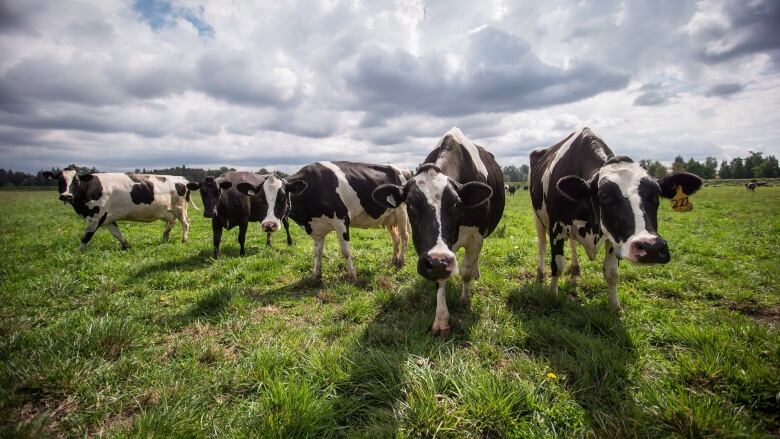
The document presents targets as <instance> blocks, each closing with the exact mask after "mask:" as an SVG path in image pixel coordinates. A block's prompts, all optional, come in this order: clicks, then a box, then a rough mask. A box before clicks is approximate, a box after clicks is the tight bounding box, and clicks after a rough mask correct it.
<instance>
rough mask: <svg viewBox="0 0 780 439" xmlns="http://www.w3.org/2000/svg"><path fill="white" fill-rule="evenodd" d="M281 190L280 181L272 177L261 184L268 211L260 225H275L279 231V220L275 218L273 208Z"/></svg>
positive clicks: (280, 226) (280, 225)
mask: <svg viewBox="0 0 780 439" xmlns="http://www.w3.org/2000/svg"><path fill="white" fill-rule="evenodd" d="M281 188H282V180H280V179H278V178H276V176H274V175H269V176H268V177H267V178H266V179H265V182H263V192H264V193H265V200H266V201H267V202H268V211H267V212H266V214H265V218H263V221H262V222H261V224H268V223H272V224H276V228H277V230H278V229H281V228H282V224H281V222H280V221H281V220H280V219H279V218H277V217H276V214H275V213H274V206H276V197H277V196H278V195H279V190H280V189H281Z"/></svg>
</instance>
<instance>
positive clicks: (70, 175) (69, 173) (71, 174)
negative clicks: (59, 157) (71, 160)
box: [60, 169, 76, 195]
mask: <svg viewBox="0 0 780 439" xmlns="http://www.w3.org/2000/svg"><path fill="white" fill-rule="evenodd" d="M62 178H64V179H65V192H63V193H61V194H60V195H73V194H71V193H70V185H71V184H73V179H74V178H76V171H74V170H71V169H68V170H65V171H62Z"/></svg>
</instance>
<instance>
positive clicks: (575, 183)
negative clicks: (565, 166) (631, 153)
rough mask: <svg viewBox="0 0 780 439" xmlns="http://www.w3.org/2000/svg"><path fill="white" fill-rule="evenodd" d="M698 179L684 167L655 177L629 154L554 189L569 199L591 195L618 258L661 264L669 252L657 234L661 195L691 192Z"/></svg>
mask: <svg viewBox="0 0 780 439" xmlns="http://www.w3.org/2000/svg"><path fill="white" fill-rule="evenodd" d="M701 184H702V180H701V179H700V178H699V177H697V176H695V175H693V174H688V173H685V172H681V173H677V174H674V175H670V176H667V177H664V178H662V179H660V180H656V179H655V178H653V177H651V176H650V175H648V174H647V171H645V170H644V169H642V168H641V167H640V166H639V165H637V164H636V163H633V162H632V161H631V159H629V158H627V157H616V158H613V159H610V160H609V161H608V162H607V163H606V164H605V165H604V166H603V167H602V168H601V169H599V171H598V173H596V174H594V176H593V177H592V178H591V180H590V181H587V182H586V181H585V180H583V179H582V178H580V177H577V176H573V175H570V176H566V177H563V178H561V179H560V180H558V183H557V186H558V190H560V191H561V193H562V194H564V195H565V196H567V197H569V198H571V199H573V200H583V199H587V198H590V199H591V200H592V202H593V207H594V209H597V211H598V217H599V218H600V225H601V231H602V232H603V233H604V235H606V237H607V238H608V239H609V240H610V241H611V242H612V243H613V247H614V249H615V252H616V255H617V257H618V258H623V259H626V260H628V261H630V262H634V263H640V264H654V263H660V264H665V263H667V262H669V260H670V259H671V256H670V254H669V248H668V246H667V244H666V241H665V240H664V239H663V238H662V237H661V236H660V235H659V234H658V203H659V197H660V196H663V197H666V198H672V197H674V194H675V191H676V188H677V186H682V187H683V190H684V191H685V193H686V194H688V195H690V194H692V193H694V192H696V191H697V190H698V189H699V187H701Z"/></svg>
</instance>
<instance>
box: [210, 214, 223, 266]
mask: <svg viewBox="0 0 780 439" xmlns="http://www.w3.org/2000/svg"><path fill="white" fill-rule="evenodd" d="M211 235H212V236H213V238H214V258H215V259H216V258H218V257H219V244H220V243H221V242H222V224H221V223H220V222H219V220H218V219H216V218H212V219H211Z"/></svg>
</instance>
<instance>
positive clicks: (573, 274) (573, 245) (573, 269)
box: [569, 238, 580, 283]
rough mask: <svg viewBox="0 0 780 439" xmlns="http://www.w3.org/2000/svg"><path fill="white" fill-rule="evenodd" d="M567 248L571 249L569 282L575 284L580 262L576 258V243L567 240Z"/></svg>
mask: <svg viewBox="0 0 780 439" xmlns="http://www.w3.org/2000/svg"><path fill="white" fill-rule="evenodd" d="M569 248H570V249H571V268H569V281H570V282H571V283H576V282H577V276H579V275H580V260H579V258H578V257H577V241H576V240H575V239H573V238H569Z"/></svg>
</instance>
